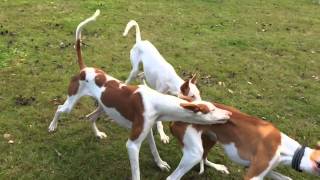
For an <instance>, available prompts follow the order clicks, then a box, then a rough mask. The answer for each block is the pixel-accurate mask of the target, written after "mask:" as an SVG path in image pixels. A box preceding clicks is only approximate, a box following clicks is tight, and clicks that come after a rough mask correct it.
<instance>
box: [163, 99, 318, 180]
mask: <svg viewBox="0 0 320 180" xmlns="http://www.w3.org/2000/svg"><path fill="white" fill-rule="evenodd" d="M214 105H215V106H216V107H218V108H220V109H224V110H227V111H230V112H231V113H232V115H231V117H230V120H229V121H228V122H227V123H225V124H219V125H218V124H217V125H196V124H188V123H183V122H173V123H172V124H171V127H170V129H171V132H172V134H173V135H174V136H175V137H177V138H178V140H179V142H180V144H181V145H182V146H183V157H182V159H181V161H180V164H179V166H178V167H177V168H176V170H175V171H174V172H173V173H172V174H171V175H170V176H169V177H168V178H167V180H178V179H180V178H181V177H182V176H183V175H184V174H185V173H187V172H188V171H189V170H190V169H191V168H192V167H193V166H194V165H196V164H197V163H199V162H200V161H201V164H200V173H202V172H203V170H204V167H203V166H204V165H203V164H204V163H205V164H206V165H208V166H211V167H213V168H215V169H217V170H219V171H221V172H224V173H229V172H228V170H227V168H226V167H225V166H223V165H219V164H214V163H212V162H210V161H208V160H207V155H208V153H209V150H210V149H211V148H212V147H213V146H214V145H215V144H216V142H219V143H220V144H221V145H222V147H223V148H224V151H225V153H226V154H227V155H228V157H229V158H230V159H231V160H232V161H234V162H236V163H238V164H240V165H243V166H246V167H248V170H247V172H246V175H245V176H244V179H246V180H249V179H250V180H262V179H263V178H264V177H265V176H268V177H270V178H271V179H275V180H280V179H282V180H289V179H291V178H289V177H286V176H284V175H282V174H280V173H277V172H275V171H273V170H272V169H273V168H275V167H276V166H278V165H289V166H290V165H291V166H292V167H293V168H294V169H296V170H297V171H304V172H307V173H311V174H315V175H318V176H319V175H320V145H319V144H318V145H317V147H316V148H315V149H311V148H309V147H305V146H301V145H300V144H299V143H298V142H297V141H295V140H293V139H291V138H290V137H288V136H287V135H285V134H283V133H281V132H280V131H279V130H278V129H277V128H275V127H274V126H273V125H272V124H271V123H269V122H266V121H263V120H261V119H259V118H256V117H253V116H249V115H247V114H245V113H242V112H240V111H239V110H238V109H235V108H233V107H230V106H226V105H223V104H218V103H214Z"/></svg>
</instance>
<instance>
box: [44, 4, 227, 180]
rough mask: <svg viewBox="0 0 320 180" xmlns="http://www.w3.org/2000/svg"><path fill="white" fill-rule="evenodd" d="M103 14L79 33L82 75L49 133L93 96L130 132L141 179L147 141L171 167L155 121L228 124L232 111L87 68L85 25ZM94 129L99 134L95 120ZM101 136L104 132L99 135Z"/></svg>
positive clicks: (135, 170) (157, 159) (131, 150)
mask: <svg viewBox="0 0 320 180" xmlns="http://www.w3.org/2000/svg"><path fill="white" fill-rule="evenodd" d="M99 14H100V11H99V10H97V11H96V13H95V14H94V15H93V16H92V17H90V18H88V19H86V20H85V21H83V22H81V23H80V24H79V26H78V27H77V31H76V50H77V56H78V63H79V67H80V73H79V74H78V75H76V76H74V77H73V78H72V80H71V82H70V84H69V89H68V98H67V100H66V101H65V103H64V104H63V105H60V106H59V107H58V109H57V111H56V113H55V116H54V118H53V120H52V121H51V123H50V125H49V132H52V131H55V130H56V128H57V125H58V120H59V117H60V115H61V114H62V113H66V112H70V111H71V110H72V108H73V107H74V105H75V104H76V103H77V101H78V100H79V99H80V98H81V97H83V96H91V97H93V98H94V99H96V100H97V101H98V103H99V107H100V108H102V110H103V111H104V112H105V113H106V114H107V115H108V116H110V117H111V118H112V119H113V120H114V121H115V122H117V123H118V124H119V125H121V126H123V127H126V128H129V129H131V133H130V137H129V139H128V141H127V144H126V145H127V149H128V154H129V159H130V165H131V172H132V179H133V180H138V179H140V169H139V150H140V146H141V143H142V141H143V140H144V139H145V138H147V139H148V143H149V146H150V149H151V152H152V155H153V157H154V160H155V162H156V164H157V165H158V167H159V168H161V169H162V170H169V168H170V167H169V165H168V164H167V163H166V162H164V161H162V159H161V158H160V156H159V153H158V151H157V148H156V145H155V142H154V138H153V134H152V129H151V128H152V126H153V125H154V123H155V122H156V121H163V120H167V119H184V120H185V121H186V122H190V123H200V124H211V123H225V122H226V120H227V119H229V115H230V112H228V111H225V110H221V109H218V108H216V107H215V106H214V105H213V104H212V103H210V102H206V101H197V102H192V103H190V102H187V101H185V100H182V99H179V98H177V97H174V96H169V95H164V94H161V93H159V92H157V91H155V90H152V89H150V88H149V87H147V86H144V85H140V86H130V85H126V84H124V83H122V82H120V81H119V80H117V79H115V78H113V77H112V76H109V75H107V74H106V73H105V72H103V71H102V70H100V69H96V68H91V67H86V66H85V64H84V62H83V59H82V55H81V49H80V37H81V30H82V28H83V26H84V25H86V24H87V23H89V22H91V21H94V20H95V19H96V18H97V16H98V15H99ZM93 129H94V130H95V131H96V132H95V133H98V134H99V131H98V130H97V128H96V125H95V121H93ZM100 133H101V132H100Z"/></svg>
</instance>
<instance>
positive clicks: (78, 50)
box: [76, 9, 100, 70]
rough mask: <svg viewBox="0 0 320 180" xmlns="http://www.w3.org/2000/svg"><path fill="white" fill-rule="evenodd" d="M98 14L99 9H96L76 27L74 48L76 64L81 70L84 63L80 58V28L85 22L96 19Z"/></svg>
mask: <svg viewBox="0 0 320 180" xmlns="http://www.w3.org/2000/svg"><path fill="white" fill-rule="evenodd" d="M99 14H100V10H99V9H97V10H96V12H95V13H94V14H93V15H92V16H91V17H89V18H87V19H86V20H84V21H82V22H81V23H80V24H79V25H78V27H77V30H76V50H77V56H78V64H79V66H80V70H82V69H83V68H85V67H86V65H85V64H84V62H83V59H82V55H81V47H80V41H81V31H82V28H83V27H84V26H85V25H86V24H88V23H89V22H91V21H95V20H96V19H97V17H98V16H99Z"/></svg>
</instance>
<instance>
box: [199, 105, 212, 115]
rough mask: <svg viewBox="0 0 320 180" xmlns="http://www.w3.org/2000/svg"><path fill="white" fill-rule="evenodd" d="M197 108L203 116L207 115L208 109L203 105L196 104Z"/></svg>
mask: <svg viewBox="0 0 320 180" xmlns="http://www.w3.org/2000/svg"><path fill="white" fill-rule="evenodd" d="M198 107H199V109H200V111H201V112H202V113H203V114H208V113H209V112H210V109H209V107H208V106H207V105H205V104H198Z"/></svg>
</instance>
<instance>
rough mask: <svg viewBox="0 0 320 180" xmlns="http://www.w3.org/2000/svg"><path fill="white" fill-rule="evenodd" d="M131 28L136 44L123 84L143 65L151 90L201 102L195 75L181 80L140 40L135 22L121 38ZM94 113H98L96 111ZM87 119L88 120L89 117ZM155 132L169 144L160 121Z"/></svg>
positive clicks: (148, 45)
mask: <svg viewBox="0 0 320 180" xmlns="http://www.w3.org/2000/svg"><path fill="white" fill-rule="evenodd" d="M133 27H135V30H136V43H135V44H134V45H133V47H132V49H131V51H130V62H131V65H132V70H131V72H130V75H129V77H128V78H127V80H126V81H125V84H129V83H130V82H132V81H133V80H134V79H135V78H136V77H137V75H138V73H139V64H143V70H144V79H145V80H146V82H147V83H148V85H149V86H150V87H151V88H152V89H155V90H157V91H158V92H160V93H164V94H171V95H175V96H178V97H184V98H188V97H189V99H191V100H201V97H200V92H199V90H198V88H197V86H196V82H197V81H196V75H193V77H192V78H190V79H188V80H186V81H184V80H183V79H181V78H180V77H179V76H178V74H177V73H176V71H175V70H174V68H173V67H172V66H171V64H169V63H168V62H167V61H166V60H165V59H164V58H163V56H162V55H161V54H160V53H159V51H158V50H157V48H156V47H155V46H154V45H153V44H152V43H151V42H150V41H148V40H141V33H140V28H139V25H138V23H137V22H136V21H134V20H131V21H129V22H128V24H127V26H126V28H125V30H124V33H123V36H127V34H128V32H129V31H130V29H131V28H133ZM95 112H99V111H98V109H97V110H95ZM91 114H92V113H91ZM95 115H97V113H96V114H95ZM88 117H89V118H90V115H89V116H88ZM157 130H158V132H159V135H160V139H161V141H162V142H163V143H169V136H167V135H166V134H165V132H164V130H163V125H162V122H161V121H158V122H157Z"/></svg>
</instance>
